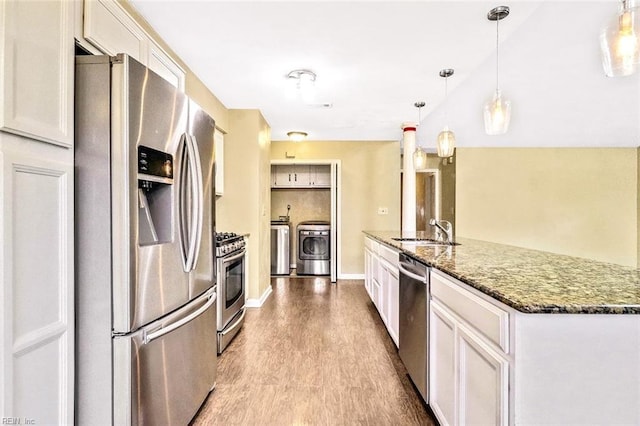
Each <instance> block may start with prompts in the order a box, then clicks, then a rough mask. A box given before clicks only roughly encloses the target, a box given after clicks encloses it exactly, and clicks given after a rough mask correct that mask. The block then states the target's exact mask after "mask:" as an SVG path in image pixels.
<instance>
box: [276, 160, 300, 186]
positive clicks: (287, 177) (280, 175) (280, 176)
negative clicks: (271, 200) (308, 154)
mask: <svg viewBox="0 0 640 426" xmlns="http://www.w3.org/2000/svg"><path fill="white" fill-rule="evenodd" d="M271 176H272V181H271V186H272V187H276V188H290V187H293V186H295V174H294V168H293V166H292V165H287V164H278V165H275V166H271Z"/></svg>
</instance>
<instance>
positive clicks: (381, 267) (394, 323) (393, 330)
mask: <svg viewBox="0 0 640 426" xmlns="http://www.w3.org/2000/svg"><path fill="white" fill-rule="evenodd" d="M364 256H365V280H364V283H365V288H366V290H367V293H369V297H371V300H372V301H373V304H374V305H375V306H376V309H377V310H378V314H379V315H380V318H381V319H382V321H383V322H384V324H385V326H386V327H387V331H388V333H389V336H391V339H392V340H393V342H394V343H395V345H396V346H398V336H399V328H400V312H399V311H400V282H399V272H398V256H399V252H398V251H397V250H396V249H393V248H391V247H388V246H386V245H384V244H380V243H379V242H377V241H375V240H373V239H372V238H369V237H365V250H364Z"/></svg>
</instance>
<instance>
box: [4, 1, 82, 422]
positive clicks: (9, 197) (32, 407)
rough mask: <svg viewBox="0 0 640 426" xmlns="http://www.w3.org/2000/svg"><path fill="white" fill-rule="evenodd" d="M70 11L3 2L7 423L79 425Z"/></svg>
mask: <svg viewBox="0 0 640 426" xmlns="http://www.w3.org/2000/svg"><path fill="white" fill-rule="evenodd" d="M73 12H74V3H73V2H71V1H0V58H2V60H1V61H0V129H1V130H2V132H0V205H1V207H2V210H1V211H2V213H0V218H1V220H0V235H1V236H2V237H1V239H2V248H1V249H0V275H2V281H1V284H0V342H2V344H0V415H1V416H2V419H3V423H5V421H11V420H14V419H15V420H16V421H17V420H19V421H20V422H21V424H26V423H27V422H29V423H32V424H74V405H73V401H74V321H73V309H74V299H73V290H74V286H73V275H74V274H73V259H74V253H73V223H74V222H73V195H74V192H73V149H72V148H73V137H74V132H73V125H74V122H73V110H74V105H73V75H74V40H73V22H74V21H73V16H74V15H73ZM15 423H17V422H15Z"/></svg>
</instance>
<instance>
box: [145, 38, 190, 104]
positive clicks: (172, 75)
mask: <svg viewBox="0 0 640 426" xmlns="http://www.w3.org/2000/svg"><path fill="white" fill-rule="evenodd" d="M147 66H148V67H149V68H150V69H151V70H152V71H153V72H155V73H156V74H158V75H159V76H160V77H162V78H164V79H165V80H167V81H168V82H169V83H171V84H173V85H174V86H175V87H177V88H178V89H180V90H182V91H183V92H184V79H185V72H184V70H183V69H182V68H181V67H180V65H178V64H177V63H176V62H175V61H174V60H173V59H171V57H170V56H169V55H167V54H166V53H165V51H164V50H162V48H161V47H160V46H158V45H157V44H156V43H154V42H153V41H149V54H148V62H147Z"/></svg>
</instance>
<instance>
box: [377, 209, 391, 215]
mask: <svg viewBox="0 0 640 426" xmlns="http://www.w3.org/2000/svg"><path fill="white" fill-rule="evenodd" d="M378 214H389V208H387V207H378Z"/></svg>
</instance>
